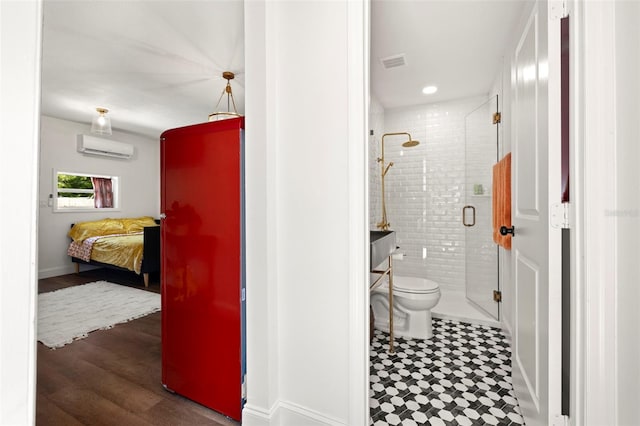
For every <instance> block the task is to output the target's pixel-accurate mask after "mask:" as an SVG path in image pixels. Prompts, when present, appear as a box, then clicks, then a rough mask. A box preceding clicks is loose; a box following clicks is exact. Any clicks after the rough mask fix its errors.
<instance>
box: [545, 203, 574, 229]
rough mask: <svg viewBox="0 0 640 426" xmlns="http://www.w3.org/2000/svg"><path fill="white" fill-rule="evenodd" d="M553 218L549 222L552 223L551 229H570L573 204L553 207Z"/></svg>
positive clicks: (554, 205) (560, 204) (561, 204)
mask: <svg viewBox="0 0 640 426" xmlns="http://www.w3.org/2000/svg"><path fill="white" fill-rule="evenodd" d="M550 213H551V217H550V218H549V222H550V223H551V227H553V228H556V229H558V228H560V229H570V228H571V222H570V214H571V204H570V203H559V204H553V205H551V212H550Z"/></svg>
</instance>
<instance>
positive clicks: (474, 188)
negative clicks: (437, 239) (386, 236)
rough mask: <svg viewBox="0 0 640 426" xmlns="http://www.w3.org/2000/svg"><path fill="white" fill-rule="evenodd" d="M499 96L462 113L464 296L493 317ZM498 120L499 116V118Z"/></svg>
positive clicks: (495, 306) (496, 312)
mask: <svg viewBox="0 0 640 426" xmlns="http://www.w3.org/2000/svg"><path fill="white" fill-rule="evenodd" d="M497 112H498V97H497V96H494V97H492V98H490V99H489V100H487V101H486V102H485V103H483V104H482V105H480V106H479V107H478V108H476V109H475V110H474V111H472V112H471V113H469V114H468V115H467V116H466V117H465V165H466V177H465V207H464V208H463V212H462V222H463V225H464V227H465V247H466V249H465V252H466V253H465V254H466V256H465V267H466V268H465V275H466V277H465V278H466V296H467V299H468V300H469V301H470V302H471V303H473V304H474V305H475V306H476V307H478V308H479V309H481V310H482V311H484V312H486V313H487V314H489V315H490V316H492V317H493V318H495V319H496V320H498V319H499V303H498V302H496V301H495V300H494V290H495V291H499V282H498V246H497V245H496V244H495V243H494V242H493V223H492V193H491V192H492V171H493V165H494V164H495V163H496V162H497V157H498V126H499V123H494V114H496V113H497ZM498 121H499V120H498Z"/></svg>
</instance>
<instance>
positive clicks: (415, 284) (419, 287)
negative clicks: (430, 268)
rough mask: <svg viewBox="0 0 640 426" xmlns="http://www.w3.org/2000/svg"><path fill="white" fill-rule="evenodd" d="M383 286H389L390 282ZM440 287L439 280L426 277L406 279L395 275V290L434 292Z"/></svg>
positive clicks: (422, 292)
mask: <svg viewBox="0 0 640 426" xmlns="http://www.w3.org/2000/svg"><path fill="white" fill-rule="evenodd" d="M381 287H384V288H386V289H388V288H389V284H388V283H386V282H385V283H384V284H383V285H382V286H381ZM439 289H440V286H439V285H438V283H437V282H435V281H431V280H426V279H415V278H414V279H406V278H405V277H393V290H394V291H398V292H401V293H421V294H425V293H433V292H436V291H438V290H439Z"/></svg>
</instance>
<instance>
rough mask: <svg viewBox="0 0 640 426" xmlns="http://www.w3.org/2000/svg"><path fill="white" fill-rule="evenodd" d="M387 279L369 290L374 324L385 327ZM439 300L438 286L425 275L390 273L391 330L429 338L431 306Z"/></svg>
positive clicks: (400, 333) (387, 310)
mask: <svg viewBox="0 0 640 426" xmlns="http://www.w3.org/2000/svg"><path fill="white" fill-rule="evenodd" d="M388 295H389V283H388V281H386V280H385V282H384V283H382V284H381V285H380V286H379V287H376V288H375V289H374V290H373V291H372V292H371V307H372V308H373V315H374V318H375V327H376V328H377V329H379V330H383V331H389V299H388ZM439 300H440V287H439V286H438V283H436V282H435V281H431V280H427V279H425V278H416V277H405V276H400V275H394V276H393V332H394V335H396V336H401V337H407V338H412V339H430V338H431V337H432V336H433V328H432V326H431V309H433V308H434V307H435V306H436V305H437V304H438V301H439Z"/></svg>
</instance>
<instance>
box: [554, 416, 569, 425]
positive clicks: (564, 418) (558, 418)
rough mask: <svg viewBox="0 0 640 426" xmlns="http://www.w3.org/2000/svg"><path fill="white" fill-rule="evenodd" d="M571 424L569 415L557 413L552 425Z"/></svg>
mask: <svg viewBox="0 0 640 426" xmlns="http://www.w3.org/2000/svg"><path fill="white" fill-rule="evenodd" d="M568 424H569V416H563V415H561V414H557V415H556V416H554V418H553V423H552V425H551V426H566V425H568Z"/></svg>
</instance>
